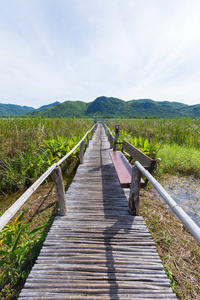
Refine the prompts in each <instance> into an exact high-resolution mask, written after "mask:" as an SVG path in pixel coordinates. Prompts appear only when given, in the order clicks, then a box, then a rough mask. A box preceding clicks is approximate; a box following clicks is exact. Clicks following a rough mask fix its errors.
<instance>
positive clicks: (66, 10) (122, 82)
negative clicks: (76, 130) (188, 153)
mask: <svg viewBox="0 0 200 300" xmlns="http://www.w3.org/2000/svg"><path fill="white" fill-rule="evenodd" d="M199 11H200V2H199V1H198V0H182V1H181V0H176V1H173V0H168V1H166V0H152V1H149V0H135V1H133V0H115V1H113V0H95V1H94V0H84V1H82V0H58V1H54V0H48V1H46V0H29V1H27V0H26V1H25V0H15V1H14V0H12V1H11V0H7V1H4V2H2V1H1V2H0V42H1V47H0V103H3V102H4V103H8V102H11V103H18V104H21V105H30V106H35V107H38V106H40V105H44V104H48V103H50V102H53V101H56V100H60V101H65V100H67V99H71V100H76V99H79V100H83V101H92V100H94V98H95V97H97V96H100V95H107V96H115V97H119V98H122V99H124V100H129V99H136V98H146V97H148V98H152V99H155V100H171V101H173V100H174V101H180V102H185V103H188V104H195V103H200V102H199V99H198V97H199V96H198V95H199V92H200V88H199V84H198V83H199V80H200V71H199V70H200V56H199V53H200V34H199V31H200V29H199V28H200V16H199V14H200V13H199Z"/></svg>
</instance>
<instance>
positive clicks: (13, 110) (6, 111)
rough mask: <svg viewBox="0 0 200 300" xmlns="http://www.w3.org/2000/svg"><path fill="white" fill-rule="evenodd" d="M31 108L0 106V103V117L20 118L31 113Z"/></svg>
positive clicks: (12, 105) (13, 105) (10, 105)
mask: <svg viewBox="0 0 200 300" xmlns="http://www.w3.org/2000/svg"><path fill="white" fill-rule="evenodd" d="M33 110H34V108H33V107H29V106H20V105H15V104H1V103H0V116H2V117H6V116H16V115H17V116H20V115H23V114H25V113H27V112H30V111H33Z"/></svg>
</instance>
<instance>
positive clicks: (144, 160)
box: [122, 140, 156, 167]
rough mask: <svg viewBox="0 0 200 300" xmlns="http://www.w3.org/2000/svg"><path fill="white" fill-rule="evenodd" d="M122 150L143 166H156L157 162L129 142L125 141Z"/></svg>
mask: <svg viewBox="0 0 200 300" xmlns="http://www.w3.org/2000/svg"><path fill="white" fill-rule="evenodd" d="M122 148H123V149H124V150H125V151H126V152H127V153H128V154H129V155H130V156H131V157H132V158H133V159H134V160H137V161H139V162H140V163H141V165H143V166H147V167H149V166H155V163H156V161H155V160H153V159H151V158H150V157H149V156H147V155H146V154H144V153H142V152H141V151H140V150H139V149H137V148H136V147H134V146H132V145H131V144H130V143H128V142H127V141H125V140H123V143H122Z"/></svg>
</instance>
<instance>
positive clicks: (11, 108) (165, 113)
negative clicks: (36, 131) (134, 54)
mask: <svg viewBox="0 0 200 300" xmlns="http://www.w3.org/2000/svg"><path fill="white" fill-rule="evenodd" d="M27 112H28V115H30V116H45V117H57V118H59V117H76V118H79V117H93V116H97V117H98V118H115V117H131V118H147V117H157V118H175V117H191V118H196V117H200V104H198V105H191V106H190V105H187V104H183V103H179V102H169V101H154V100H151V99H139V100H130V101H124V100H122V99H118V98H114V97H105V96H101V97H98V98H96V99H95V100H94V101H92V102H90V103H85V102H83V101H70V100H68V101H65V102H63V103H59V102H54V103H52V104H49V105H44V106H41V107H40V108H38V109H34V108H32V107H27V106H23V107H22V106H19V105H12V104H0V116H13V115H23V114H25V113H27Z"/></svg>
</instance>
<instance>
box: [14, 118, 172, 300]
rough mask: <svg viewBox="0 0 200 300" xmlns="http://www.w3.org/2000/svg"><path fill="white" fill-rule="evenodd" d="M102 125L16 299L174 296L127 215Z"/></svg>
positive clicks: (146, 238) (147, 238)
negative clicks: (65, 211)
mask: <svg viewBox="0 0 200 300" xmlns="http://www.w3.org/2000/svg"><path fill="white" fill-rule="evenodd" d="M109 148H110V146H109V142H108V140H107V137H106V135H105V132H104V129H103V127H102V125H100V124H99V125H98V128H97V130H96V132H95V134H94V136H93V139H92V140H91V141H90V147H89V148H87V150H86V153H85V156H84V164H81V165H80V166H79V167H78V170H77V174H76V176H75V178H74V180H73V182H72V184H71V186H70V188H69V189H68V191H67V193H66V198H67V203H68V214H67V216H64V217H60V216H59V217H56V218H55V221H54V223H53V225H52V227H51V230H50V231H49V233H48V236H47V238H46V240H45V242H44V245H43V248H42V250H41V252H40V255H39V257H38V259H37V262H36V264H35V265H34V267H33V269H32V271H31V273H30V274H29V277H28V279H27V281H26V284H25V287H24V289H23V290H22V292H21V294H20V296H19V299H21V300H22V299H24V300H25V299H26V300H27V299H33V300H36V299H38V300H39V299H40V300H41V299H62V300H63V299H103V300H106V299H116V300H117V299H120V300H125V299H137V300H139V299H140V300H144V299H145V300H152V299H176V296H175V295H174V294H173V292H172V290H171V287H170V281H169V279H168V278H167V276H166V274H165V272H164V270H163V266H162V263H161V260H160V258H159V256H158V254H157V252H156V248H155V245H154V242H153V240H152V238H151V235H150V233H149V231H148V229H147V227H146V225H145V222H144V220H143V218H142V217H140V216H132V215H130V214H129V212H128V211H129V208H128V199H127V197H126V195H125V191H124V190H123V189H122V188H121V187H120V184H119V182H118V178H117V175H116V172H115V169H114V166H113V164H112V162H111V159H110V156H109Z"/></svg>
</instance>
